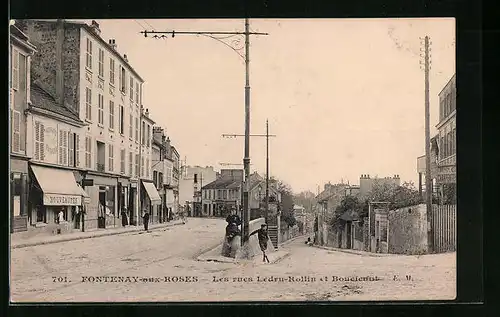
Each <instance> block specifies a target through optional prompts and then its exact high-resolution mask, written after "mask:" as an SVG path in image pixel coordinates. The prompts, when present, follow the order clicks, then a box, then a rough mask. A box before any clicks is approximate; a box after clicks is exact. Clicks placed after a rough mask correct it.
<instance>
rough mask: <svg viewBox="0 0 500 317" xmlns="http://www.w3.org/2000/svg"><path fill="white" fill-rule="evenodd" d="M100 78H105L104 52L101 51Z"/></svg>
mask: <svg viewBox="0 0 500 317" xmlns="http://www.w3.org/2000/svg"><path fill="white" fill-rule="evenodd" d="M99 76H101V77H104V51H103V50H102V49H101V48H100V49H99Z"/></svg>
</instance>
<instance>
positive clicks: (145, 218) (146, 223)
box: [142, 209, 149, 231]
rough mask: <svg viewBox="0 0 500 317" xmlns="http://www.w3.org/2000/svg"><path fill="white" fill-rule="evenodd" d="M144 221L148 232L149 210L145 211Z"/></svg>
mask: <svg viewBox="0 0 500 317" xmlns="http://www.w3.org/2000/svg"><path fill="white" fill-rule="evenodd" d="M142 221H143V223H144V231H148V225H149V212H148V210H147V209H144V213H143V214H142Z"/></svg>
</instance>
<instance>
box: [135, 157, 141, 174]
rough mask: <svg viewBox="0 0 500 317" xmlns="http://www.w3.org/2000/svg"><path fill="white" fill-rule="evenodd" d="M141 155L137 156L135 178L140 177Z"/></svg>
mask: <svg viewBox="0 0 500 317" xmlns="http://www.w3.org/2000/svg"><path fill="white" fill-rule="evenodd" d="M139 162H140V160H139V154H136V155H135V176H136V177H139Z"/></svg>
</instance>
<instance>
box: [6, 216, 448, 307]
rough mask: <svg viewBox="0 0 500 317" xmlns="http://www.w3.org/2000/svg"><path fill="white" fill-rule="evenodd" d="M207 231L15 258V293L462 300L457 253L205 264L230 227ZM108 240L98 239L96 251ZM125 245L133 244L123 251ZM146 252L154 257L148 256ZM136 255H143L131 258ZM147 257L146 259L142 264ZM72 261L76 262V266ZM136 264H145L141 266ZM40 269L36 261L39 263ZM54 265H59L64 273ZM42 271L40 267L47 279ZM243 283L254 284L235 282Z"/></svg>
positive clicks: (99, 297)
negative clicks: (58, 279) (200, 257)
mask: <svg viewBox="0 0 500 317" xmlns="http://www.w3.org/2000/svg"><path fill="white" fill-rule="evenodd" d="M205 223H206V227H200V228H197V229H194V224H195V220H193V221H191V222H190V223H188V225H189V226H192V227H189V228H188V227H187V228H185V229H184V230H185V231H182V232H181V231H176V230H177V229H170V230H171V231H170V232H169V231H167V232H164V233H163V232H162V233H161V234H158V235H159V236H158V237H156V236H155V234H154V233H153V234H149V235H142V236H135V237H133V238H132V235H130V236H127V238H125V237H124V238H123V240H120V239H119V238H118V237H115V238H114V239H118V240H114V239H113V238H111V239H109V240H106V241H107V243H110V244H111V245H114V246H120V244H122V246H121V248H116V247H115V248H111V247H110V245H108V246H107V247H102V246H100V245H99V246H98V247H97V248H96V253H94V250H93V249H90V250H87V251H86V252H87V253H86V256H87V258H85V259H83V260H78V259H76V258H77V257H79V256H81V253H82V252H78V253H75V252H73V250H72V249H71V248H77V247H78V244H73V245H71V248H70V244H63V246H62V248H61V249H59V250H58V249H52V251H53V252H55V254H56V255H55V256H51V255H46V256H45V257H42V254H44V253H43V249H37V250H36V255H38V257H39V258H40V259H45V261H46V262H45V263H46V264H44V263H43V261H39V262H37V263H22V262H20V259H19V257H20V255H17V256H16V254H13V256H14V258H17V265H21V269H22V270H18V271H17V273H14V287H13V289H14V294H15V295H16V296H15V297H14V299H17V300H23V301H26V300H33V301H222V300H227V299H231V300H264V301H267V300H270V301H273V300H281V301H286V300H299V301H303V300H334V301H336V300H396V299H400V300H416V299H453V298H454V297H455V293H456V286H455V285H456V278H455V276H456V274H455V263H456V261H455V253H449V254H440V255H426V256H420V257H417V256H397V255H395V256H387V257H370V256H361V255H355V254H347V253H342V252H333V251H328V250H324V249H318V248H314V247H309V246H306V245H304V243H303V241H302V240H301V239H299V240H296V241H294V242H292V243H290V244H289V245H286V246H285V247H284V248H286V249H288V250H290V252H291V254H290V256H289V257H287V258H285V259H283V260H282V261H280V262H278V263H275V264H253V263H241V264H230V263H214V262H199V261H196V260H194V259H193V255H194V254H197V253H199V252H201V250H202V249H204V247H203V246H202V244H203V245H206V246H209V245H210V243H208V241H207V240H210V241H211V242H213V243H212V244H216V243H217V242H218V240H220V235H219V232H217V233H215V230H220V228H223V226H224V223H222V222H221V223H217V224H215V222H214V220H203V224H205ZM198 224H199V223H198ZM216 228H217V229H216ZM181 230H183V229H181ZM204 230H205V232H204V233H203V231H204ZM210 230H212V231H210ZM209 231H210V232H211V233H209ZM188 233H189V235H188ZM183 237H184V238H183ZM210 237H211V238H210ZM103 239H104V238H103ZM103 239H95V241H94V243H95V242H96V241H97V240H103ZM172 239H173V240H172ZM136 240H137V241H136ZM182 240H184V241H185V243H187V246H177V247H171V246H172V245H174V244H175V243H176V242H181V241H182ZM160 241H162V242H163V244H162V243H160ZM166 241H168V243H167V242H166ZM79 243H82V242H79ZM124 243H127V244H125V245H123V244H124ZM53 246H56V245H53ZM141 246H143V247H144V246H145V247H146V248H150V249H149V251H145V252H142V253H140V249H141ZM169 248H170V250H169ZM97 250H100V251H97ZM107 250H109V252H108V251H107ZM15 251H16V250H15ZM33 252H34V251H33V250H32V251H31V254H30V253H27V254H26V255H24V257H25V258H26V260H25V261H28V256H29V255H31V256H32V257H33V255H34V254H35V253H33ZM131 252H137V253H132V254H131ZM141 255H146V256H145V257H144V258H142V259H141ZM96 256H99V258H96ZM34 258H36V256H35V257H34ZM58 258H60V259H65V261H66V262H65V263H64V265H63V264H62V263H59V264H57V262H58V261H57V259H58ZM68 259H72V260H70V261H68ZM127 259H128V260H127ZM134 260H137V261H136V262H134ZM30 261H31V260H30ZM33 261H36V260H35V259H33ZM79 261H80V262H79ZM14 262H15V261H14ZM54 264H57V265H56V267H54ZM75 264H77V265H78V266H77V268H73V269H71V270H70V268H71V267H74V265H75ZM14 265H16V264H14ZM28 267H29V268H28ZM35 267H38V270H39V272H40V274H39V275H37V272H36V270H35ZM14 272H15V271H14ZM23 272H24V274H26V273H28V274H31V275H30V278H29V279H27V278H23V279H20V276H21V275H22V274H23ZM57 275H61V276H68V278H70V279H72V283H71V285H69V286H67V285H64V283H60V284H58V283H53V282H52V279H51V278H50V277H51V276H57ZM82 275H99V276H102V275H115V276H118V275H119V276H141V277H158V278H160V279H159V280H161V281H159V280H158V281H156V282H137V283H120V282H111V283H90V282H86V283H81V276H82ZM395 275H398V276H399V279H400V280H398V281H394V276H395ZM406 275H411V280H407V279H406ZM16 276H17V284H16ZM165 276H170V277H172V276H192V277H196V279H197V280H198V281H197V282H195V281H191V282H177V283H173V282H165V281H164V277H165ZM270 276H274V277H285V278H286V279H288V277H289V276H293V277H294V278H295V279H296V281H294V282H289V281H287V282H268V281H266V282H262V281H260V282H258V281H256V279H257V277H260V279H261V280H262V279H263V278H265V277H267V278H268V277H270ZM301 276H304V277H309V278H313V277H314V278H316V280H315V281H305V280H304V281H297V280H298V279H299V277H301ZM332 276H372V277H375V276H377V277H378V278H379V279H381V280H379V281H363V282H359V281H358V282H345V281H337V282H332ZM214 277H215V278H217V279H220V278H224V277H227V278H228V279H229V282H214V281H213V280H214ZM235 277H246V278H252V279H253V280H252V281H251V282H250V281H247V282H243V281H236V282H234V281H233V278H235ZM323 277H327V278H328V281H321V280H320V278H323ZM44 290H46V291H44ZM28 291H30V292H28Z"/></svg>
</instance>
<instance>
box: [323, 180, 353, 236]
mask: <svg viewBox="0 0 500 317" xmlns="http://www.w3.org/2000/svg"><path fill="white" fill-rule="evenodd" d="M347 186H348V185H347V184H331V183H328V184H325V185H324V190H323V191H322V192H321V193H319V194H318V195H317V196H316V217H317V219H318V232H317V234H318V235H317V241H318V242H319V243H320V244H321V245H324V244H326V243H327V242H328V232H329V229H330V220H331V218H332V217H333V215H334V214H335V210H336V209H337V207H338V206H340V204H341V202H342V199H343V198H344V197H345V194H346V187H347Z"/></svg>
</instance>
